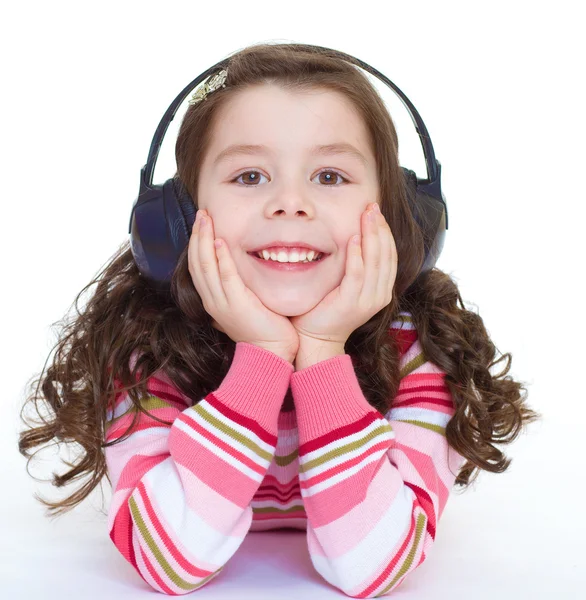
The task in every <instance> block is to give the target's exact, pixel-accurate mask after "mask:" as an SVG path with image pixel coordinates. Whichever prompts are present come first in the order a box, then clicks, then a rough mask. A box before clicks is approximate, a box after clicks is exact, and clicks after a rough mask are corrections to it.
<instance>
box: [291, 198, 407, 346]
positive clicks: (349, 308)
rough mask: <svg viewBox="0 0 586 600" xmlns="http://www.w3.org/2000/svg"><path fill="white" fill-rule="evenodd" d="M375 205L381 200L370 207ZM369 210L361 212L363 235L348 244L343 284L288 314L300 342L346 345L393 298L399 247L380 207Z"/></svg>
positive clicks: (370, 206)
mask: <svg viewBox="0 0 586 600" xmlns="http://www.w3.org/2000/svg"><path fill="white" fill-rule="evenodd" d="M375 207H376V209H378V204H376V203H374V204H372V205H369V207H368V208H372V209H374V208H375ZM369 212H371V213H372V215H373V220H372V221H371V220H369V219H368V214H369ZM369 212H365V213H363V214H362V239H360V237H359V239H358V243H357V244H353V243H352V241H353V239H354V238H353V237H352V238H351V239H350V241H349V244H348V246H347V254H346V274H345V276H344V278H343V279H342V282H341V283H340V285H339V286H338V287H337V288H336V289H334V290H332V291H331V292H330V293H329V294H328V295H327V296H326V297H325V298H324V299H323V300H322V301H321V302H320V303H319V304H318V305H317V306H315V307H314V308H312V309H311V310H310V311H309V312H306V313H305V314H303V315H299V316H296V317H290V318H289V320H290V321H291V323H292V324H293V326H294V327H295V329H296V330H297V332H298V333H299V338H300V340H301V343H303V340H304V339H306V340H308V341H313V340H318V341H320V342H333V343H336V344H341V345H342V347H343V346H344V344H345V343H346V340H347V339H348V338H349V337H350V334H351V333H352V332H353V331H354V330H355V329H357V328H358V327H360V326H361V325H362V324H364V323H366V322H367V321H368V320H369V319H370V318H371V317H372V316H373V315H375V314H376V313H377V312H378V311H379V310H381V309H382V308H384V307H385V306H387V305H388V304H389V303H390V302H391V300H392V298H393V286H394V284H395V278H396V276H397V262H398V257H397V248H396V246H395V240H394V238H393V234H392V233H391V229H390V227H389V226H388V225H387V222H386V221H385V218H384V217H383V215H382V214H381V213H380V212H379V211H378V210H372V211H369ZM363 257H364V258H363Z"/></svg>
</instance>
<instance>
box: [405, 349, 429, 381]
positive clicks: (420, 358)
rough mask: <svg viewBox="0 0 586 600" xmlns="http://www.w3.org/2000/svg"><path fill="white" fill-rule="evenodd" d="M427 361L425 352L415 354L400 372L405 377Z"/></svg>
mask: <svg viewBox="0 0 586 600" xmlns="http://www.w3.org/2000/svg"><path fill="white" fill-rule="evenodd" d="M426 361H427V359H426V358H425V354H424V353H423V352H420V353H419V354H418V355H417V356H414V357H413V358H412V359H411V360H410V361H409V362H408V363H407V364H406V365H405V366H404V367H403V368H402V369H401V372H400V376H401V379H403V377H405V376H407V375H409V373H411V372H412V371H415V369H417V367H420V366H421V365H423V364H425V362H426Z"/></svg>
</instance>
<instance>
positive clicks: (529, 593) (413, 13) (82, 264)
mask: <svg viewBox="0 0 586 600" xmlns="http://www.w3.org/2000/svg"><path fill="white" fill-rule="evenodd" d="M7 4H8V3H6V4H3V8H2V14H1V15H0V18H1V21H2V23H3V27H2V29H3V34H2V36H1V38H0V49H1V51H2V92H1V94H0V102H1V111H0V115H1V119H2V129H1V131H2V145H1V150H0V152H1V153H2V156H1V159H2V160H1V162H0V164H1V165H2V186H3V190H2V236H0V240H1V241H0V243H1V244H2V248H1V250H2V252H1V256H2V271H3V281H2V307H3V314H4V317H5V318H4V329H3V331H4V343H3V344H2V360H1V363H0V364H1V365H2V382H3V397H4V407H5V410H4V412H3V418H2V419H0V456H1V464H0V468H1V474H0V475H1V481H2V482H3V484H4V485H3V490H2V492H1V494H0V519H1V531H0V582H1V583H0V588H1V590H2V591H1V592H0V595H1V596H2V597H3V598H10V599H12V598H27V599H29V598H34V597H36V596H38V597H43V598H44V599H49V598H64V597H65V598H73V597H76V598H98V597H100V598H103V597H115V598H135V597H136V598H138V597H146V594H148V593H149V592H150V589H149V588H147V587H146V584H145V583H144V582H143V581H142V580H141V579H140V577H139V576H138V574H136V573H135V572H134V571H133V569H132V567H131V566H130V565H129V564H128V563H127V562H126V561H125V560H124V559H123V558H122V556H121V555H119V554H118V552H117V550H116V548H115V547H114V546H113V544H112V543H111V541H110V539H109V537H108V532H107V530H106V517H105V515H104V514H102V513H100V512H99V508H100V507H101V506H102V497H101V495H100V494H99V493H98V492H97V491H96V493H95V494H94V495H93V496H92V497H90V498H89V499H87V500H86V501H85V502H84V503H83V504H82V505H81V506H79V507H78V508H77V509H76V510H75V511H74V512H73V513H69V514H68V515H66V516H64V517H62V518H61V519H58V520H55V521H50V520H49V519H48V518H47V517H46V516H45V515H44V509H43V507H42V505H41V504H39V503H38V502H36V501H35V500H34V498H33V493H34V492H39V493H41V494H42V495H44V496H48V497H51V498H57V497H61V496H62V495H63V494H64V492H63V490H56V489H54V488H52V486H50V485H49V484H48V483H47V484H41V483H38V482H36V481H34V480H33V479H32V478H31V477H30V476H29V475H27V473H26V469H25V463H26V461H25V459H24V458H23V457H22V456H21V455H20V454H19V453H18V451H17V435H18V431H19V430H20V421H19V417H18V410H19V409H20V406H21V404H22V401H23V400H24V394H25V391H26V390H25V385H26V383H27V381H28V380H29V379H30V378H31V377H32V376H33V375H36V374H37V373H38V372H39V371H40V370H41V369H42V367H43V365H44V361H45V359H46V358H47V355H48V353H49V352H50V350H51V348H52V346H53V344H54V342H55V340H56V330H55V329H54V328H52V325H53V324H54V323H56V322H57V321H58V320H60V319H61V318H63V317H64V316H65V314H66V313H67V311H68V310H70V309H71V310H73V309H72V303H73V301H74V298H75V296H76V295H77V293H78V292H79V291H80V290H81V289H82V288H83V286H84V285H86V284H87V283H88V282H89V281H90V279H91V278H92V277H93V276H94V275H95V274H96V273H97V271H98V270H99V269H100V268H101V267H102V266H103V264H104V263H105V262H106V261H107V260H108V259H109V257H110V256H111V255H112V254H113V253H114V251H115V250H116V249H117V248H118V246H119V245H120V244H121V243H122V242H123V241H124V240H125V239H126V238H127V235H128V233H127V231H128V220H129V215H130V210H131V207H132V204H133V202H134V200H135V199H136V195H137V193H138V183H139V173H140V168H141V167H142V166H143V165H144V163H145V162H146V157H147V153H148V148H149V145H150V143H151V139H152V136H153V134H154V131H155V128H156V126H157V124H158V123H159V120H160V118H161V116H162V115H163V113H164V111H165V110H166V108H167V107H168V105H169V104H170V103H171V101H172V100H173V99H174V98H175V96H176V95H177V93H178V92H179V91H180V90H181V89H183V87H184V86H185V85H187V83H189V82H190V81H191V80H192V79H194V78H195V77H196V76H197V75H198V74H199V73H201V72H202V71H204V70H205V69H207V68H208V67H209V66H211V65H212V64H215V63H216V62H217V61H219V60H221V59H222V58H224V57H226V56H228V55H229V54H232V53H234V52H236V51H238V50H239V49H242V48H243V47H245V46H247V45H248V44H253V43H259V42H263V41H273V42H301V43H310V44H316V45H321V46H326V47H330V48H335V49H338V50H341V51H343V52H347V53H349V54H352V55H354V56H356V57H358V58H360V59H362V60H364V61H366V62H367V63H369V64H370V65H372V66H374V67H375V68H377V69H378V70H380V71H382V72H383V73H384V74H385V75H386V76H387V77H389V78H390V79H391V80H392V81H393V82H394V83H396V84H397V85H398V86H399V88H400V89H401V90H402V91H403V92H404V93H405V94H407V96H408V97H409V98H410V100H411V101H412V102H413V103H414V104H415V106H416V107H417V109H418V110H419V112H420V114H421V116H422V118H423V120H424V121H425V124H426V126H427V128H428V130H429V133H430V135H431V138H432V141H433V144H434V147H435V151H436V155H437V157H438V159H439V160H440V162H441V163H442V168H443V172H442V175H443V179H442V184H443V191H444V194H445V197H446V200H447V202H448V208H449V229H448V232H447V236H446V243H445V246H444V250H443V253H442V255H441V257H440V259H439V261H438V263H437V266H438V268H440V269H442V270H444V271H446V272H447V273H449V274H450V275H451V276H452V277H453V278H454V279H455V281H456V282H457V284H458V286H459V289H460V291H461V294H462V298H463V300H464V302H465V304H466V306H467V308H469V309H471V310H475V311H476V312H478V313H479V314H480V315H481V316H482V318H483V320H484V323H485V325H486V327H487V329H488V331H489V333H490V335H491V338H492V339H493V341H494V343H495V345H496V346H497V348H498V350H499V351H500V352H502V353H505V352H511V353H512V355H513V361H512V368H511V371H510V373H509V375H510V376H512V377H514V378H515V379H517V380H521V381H523V382H526V384H527V385H528V390H529V403H530V405H531V406H532V407H533V408H535V409H537V410H539V411H540V412H542V413H543V414H544V419H543V421H542V422H541V423H539V424H536V425H532V426H530V428H529V429H528V431H527V433H525V434H523V435H522V436H521V437H519V438H518V439H517V441H516V442H515V443H514V444H513V445H511V446H507V447H506V448H504V447H503V449H505V451H506V453H507V455H508V456H510V457H512V458H513V462H512V464H511V466H510V467H509V469H508V471H507V472H506V473H503V474H491V473H487V472H482V473H481V475H480V477H479V479H478V481H477V482H476V483H475V484H474V485H473V486H472V487H471V488H470V489H469V490H468V491H467V492H465V493H463V494H457V493H454V494H453V495H452V497H451V498H450V500H449V502H448V505H447V508H446V511H445V513H444V516H443V518H442V521H441V522H440V524H439V527H438V533H437V538H436V542H435V545H434V548H433V550H432V552H431V553H430V555H429V557H428V559H427V560H426V562H425V563H424V564H422V565H421V566H420V567H418V568H417V569H416V571H414V572H413V573H411V574H410V575H409V577H408V579H407V580H406V582H405V583H404V584H403V585H402V586H401V589H400V591H399V592H398V593H399V595H400V596H401V597H402V598H424V597H425V598H430V597H433V598H436V599H440V598H454V597H463V596H464V595H470V596H472V595H473V596H474V597H475V598H476V599H481V598H482V599H484V598H494V597H501V598H532V599H535V598H549V597H550V595H552V594H555V597H556V598H579V597H583V596H582V594H583V592H584V587H585V584H586V559H585V557H586V551H585V550H584V539H585V538H586V528H585V525H584V519H583V517H582V508H583V505H584V492H585V486H584V463H583V452H582V448H583V443H582V441H583V430H584V423H585V422H586V414H585V410H584V402H585V400H586V394H585V393H584V381H583V368H582V367H583V354H582V352H581V349H582V348H583V346H584V340H585V338H586V335H585V334H586V331H585V327H584V296H583V293H582V292H583V290H584V286H583V277H584V266H583V263H584V258H585V253H584V217H585V210H584V200H585V196H586V194H585V192H584V164H585V158H586V156H585V152H584V138H585V133H586V131H585V129H586V128H585V119H584V106H585V105H586V98H585V97H584V93H583V89H584V57H585V56H586V54H585V47H584V42H583V40H584V37H585V36H584V31H583V29H584V19H583V16H580V12H581V8H582V7H581V6H580V5H581V3H580V2H578V1H575V2H567V1H558V2H555V3H554V2H551V3H545V2H535V1H533V2H529V1H526V2H525V1H523V2H521V1H517V2H515V1H508V2H495V1H492V2H490V3H486V4H482V5H481V3H477V2H474V3H473V2H421V1H418V2H416V1H410V2H389V1H386V2H372V1H365V0H362V1H361V2H357V3H350V2H347V3H342V2H323V1H322V2H303V1H296V2H295V3H293V4H291V5H289V4H288V3H284V4H281V3H277V2H274V1H272V2H254V1H252V2H251V1H249V2H246V3H234V4H230V3H204V2H195V1H194V2H179V1H171V0H167V1H165V2H144V1H143V2H123V1H117V2H111V1H108V2H106V1H101V2H99V3H90V2H55V1H53V2H19V3H13V4H12V6H11V7H10V8H7V7H6V6H7ZM375 83H376V82H375ZM380 86H381V87H378V85H377V88H378V89H379V90H381V93H382V95H383V98H384V99H385V101H386V102H387V105H388V106H389V110H391V113H392V115H393V118H394V119H395V123H396V125H397V128H398V131H399V140H400V161H401V164H402V165H404V166H408V167H411V168H414V169H415V170H416V171H417V173H418V175H419V176H424V175H425V173H424V170H423V161H422V154H421V151H420V146H418V139H417V136H416V134H415V130H414V128H413V126H412V123H411V120H410V118H409V117H408V116H407V113H406V111H405V110H404V107H403V105H402V104H401V103H400V102H399V101H398V99H397V98H396V97H395V96H394V94H393V92H392V91H391V90H390V89H389V88H386V86H384V84H382V82H381V83H380ZM383 88H384V89H383ZM183 112H184V108H183V109H182V110H180V112H179V113H178V115H177V116H176V118H175V121H174V122H173V124H172V126H171V127H170V129H169V131H168V134H167V138H166V140H165V143H164V144H163V148H162V153H161V156H160V160H159V163H158V165H157V170H156V172H155V178H154V181H155V183H161V182H162V181H164V179H166V178H168V177H170V176H172V174H173V172H174V167H175V165H174V162H173V160H174V159H173V146H174V142H175V136H176V133H177V127H178V125H179V122H180V117H181V116H182V114H183ZM504 364H505V363H504V362H503V363H501V365H500V366H501V367H502V366H504ZM62 455H65V456H67V453H66V452H64V451H62ZM38 456H39V457H40V458H41V460H40V461H36V462H35V463H33V465H31V473H32V474H33V475H35V476H36V477H39V478H41V479H49V478H50V475H51V472H53V471H55V470H56V471H58V472H63V470H64V467H63V465H62V464H61V463H60V462H59V460H58V456H57V452H56V451H55V449H54V448H52V449H50V450H47V451H46V452H45V453H41V454H39V455H38ZM74 488H75V486H70V489H68V490H66V491H67V493H68V494H69V493H71V491H72V490H73V489H74ZM109 497H110V496H109V489H108V484H107V482H106V481H105V480H104V498H105V499H104V506H105V507H107V505H108V501H109ZM195 593H196V594H197V596H196V597H198V598H200V597H201V598H212V597H213V598H226V597H242V598H252V597H254V598H257V599H258V598H275V597H279V598H285V597H288V595H289V594H290V597H295V598H299V597H300V595H301V594H303V595H304V596H305V597H306V598H330V597H331V598H336V597H337V598H340V597H344V594H343V593H342V592H340V591H338V590H335V589H333V588H332V587H331V586H329V585H328V584H327V583H326V582H324V581H322V580H321V579H320V578H319V576H318V575H317V574H316V573H315V571H314V570H313V567H312V565H311V562H310V560H309V557H308V555H307V549H306V541H305V538H304V534H303V533H298V534H296V533H291V534H288V535H286V536H283V535H280V536H279V535H278V534H275V533H266V534H263V535H260V536H259V535H257V536H256V537H254V538H253V536H247V538H246V539H245V541H244V543H243V544H242V546H241V547H240V548H239V550H238V552H237V553H236V554H235V555H234V557H233V558H232V559H231V561H230V562H229V564H228V565H227V567H226V568H225V570H224V572H223V574H222V576H221V578H220V579H218V580H217V581H216V582H215V583H213V584H211V585H209V586H205V587H204V588H202V589H201V590H198V591H197V592H195Z"/></svg>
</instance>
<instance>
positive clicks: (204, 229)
mask: <svg viewBox="0 0 586 600" xmlns="http://www.w3.org/2000/svg"><path fill="white" fill-rule="evenodd" d="M204 220H205V224H204V222H203V221H204ZM214 241H215V240H214V226H213V223H212V218H211V217H210V216H209V215H208V214H207V211H205V210H203V209H202V210H198V211H197V214H196V219H195V223H194V225H193V229H192V231H191V238H190V240H189V247H188V250H187V252H188V264H189V273H190V274H191V278H192V279H193V284H194V286H195V288H196V290H197V292H198V293H199V295H200V296H201V299H202V302H203V306H204V308H205V310H206V312H207V313H208V314H209V315H211V316H212V317H213V321H212V325H213V326H214V327H215V328H216V329H218V330H219V331H223V332H224V333H225V334H226V335H228V337H230V339H232V340H233V341H235V342H247V343H249V344H254V345H256V346H260V347H261V348H265V349H266V350H269V351H271V352H274V353H275V354H277V355H279V356H280V357H281V358H283V359H285V360H287V361H289V362H291V363H293V361H294V360H295V356H296V355H297V351H298V349H299V336H298V335H297V332H296V331H295V328H294V327H293V325H291V322H290V321H289V319H288V318H287V317H284V316H282V315H278V314H276V313H274V312H273V311H271V310H270V309H268V308H267V307H266V306H265V305H264V304H263V303H262V302H261V301H260V300H259V298H258V296H257V295H256V294H255V293H254V292H252V291H251V290H250V289H249V288H247V287H246V286H245V285H244V283H243V281H242V279H241V278H240V275H239V274H238V271H237V270H236V266H235V264H234V261H233V260H232V255H231V254H230V250H229V249H228V246H227V244H226V242H225V240H221V246H220V247H219V248H215V247H214Z"/></svg>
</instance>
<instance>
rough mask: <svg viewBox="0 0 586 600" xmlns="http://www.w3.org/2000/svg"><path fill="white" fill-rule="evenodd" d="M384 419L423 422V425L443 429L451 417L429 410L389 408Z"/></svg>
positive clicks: (415, 407) (420, 408) (412, 407)
mask: <svg viewBox="0 0 586 600" xmlns="http://www.w3.org/2000/svg"><path fill="white" fill-rule="evenodd" d="M386 418H387V419H388V420H389V421H407V420H409V421H424V422H425V423H430V424H432V425H440V426H442V427H444V426H445V425H446V424H447V422H448V421H449V420H450V419H451V418H452V416H451V415H449V414H447V413H443V412H439V411H437V410H433V409H431V408H422V407H420V406H406V407H404V408H403V407H397V408H391V410H390V411H389V412H388V413H387V415H386Z"/></svg>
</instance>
